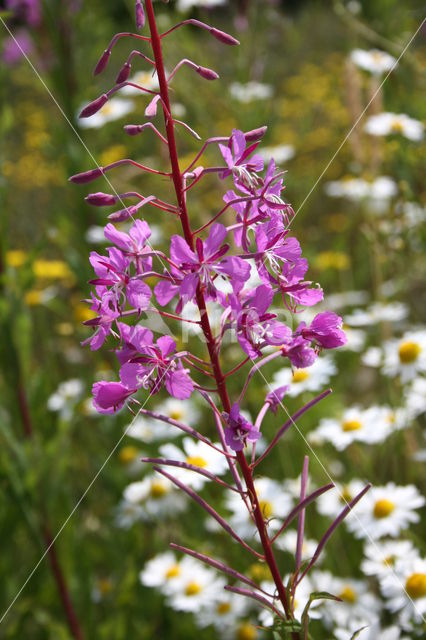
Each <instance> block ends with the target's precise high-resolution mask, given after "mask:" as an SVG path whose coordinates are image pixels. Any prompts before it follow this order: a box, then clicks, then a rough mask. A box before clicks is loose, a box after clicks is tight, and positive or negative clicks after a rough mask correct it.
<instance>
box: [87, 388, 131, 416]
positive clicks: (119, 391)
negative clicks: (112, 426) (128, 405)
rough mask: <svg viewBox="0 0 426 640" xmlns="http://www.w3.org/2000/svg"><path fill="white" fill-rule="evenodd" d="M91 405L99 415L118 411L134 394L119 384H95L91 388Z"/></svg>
mask: <svg viewBox="0 0 426 640" xmlns="http://www.w3.org/2000/svg"><path fill="white" fill-rule="evenodd" d="M92 392H93V404H94V406H95V408H96V409H97V411H99V412H100V413H114V412H115V411H119V410H120V409H121V408H122V407H123V405H124V403H125V401H126V399H127V398H128V397H129V396H130V395H131V394H132V393H134V390H132V389H128V388H127V387H125V386H124V385H123V384H120V383H119V382H105V381H101V382H95V384H94V385H93V387H92Z"/></svg>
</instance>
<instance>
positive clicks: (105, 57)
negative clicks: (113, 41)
mask: <svg viewBox="0 0 426 640" xmlns="http://www.w3.org/2000/svg"><path fill="white" fill-rule="evenodd" d="M110 55H111V51H110V49H105V51H104V52H103V54H102V55H101V57H100V58H99V60H98V62H97V65H96V67H95V69H94V71H93V75H94V76H97V75H98V73H102V71H103V70H104V69H105V67H106V66H107V64H108V62H109V57H110Z"/></svg>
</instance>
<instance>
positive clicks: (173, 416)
mask: <svg viewBox="0 0 426 640" xmlns="http://www.w3.org/2000/svg"><path fill="white" fill-rule="evenodd" d="M169 417H170V418H171V419H172V420H181V419H182V418H183V411H179V409H173V411H170V413H169Z"/></svg>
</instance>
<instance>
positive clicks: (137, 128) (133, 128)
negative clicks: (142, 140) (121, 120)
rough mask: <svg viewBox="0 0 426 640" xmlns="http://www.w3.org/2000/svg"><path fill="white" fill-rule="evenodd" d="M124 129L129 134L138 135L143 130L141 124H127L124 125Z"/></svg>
mask: <svg viewBox="0 0 426 640" xmlns="http://www.w3.org/2000/svg"><path fill="white" fill-rule="evenodd" d="M124 131H125V132H126V133H127V134H128V135H129V136H137V135H138V133H140V132H141V131H142V128H141V125H140V124H126V125H125V126H124Z"/></svg>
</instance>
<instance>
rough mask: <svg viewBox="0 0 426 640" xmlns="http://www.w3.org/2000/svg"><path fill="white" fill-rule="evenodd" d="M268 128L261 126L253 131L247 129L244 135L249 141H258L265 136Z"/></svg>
mask: <svg viewBox="0 0 426 640" xmlns="http://www.w3.org/2000/svg"><path fill="white" fill-rule="evenodd" d="M267 130H268V127H259V128H258V129H252V130H251V131H247V132H246V133H245V134H244V137H245V139H246V140H247V142H258V140H261V139H262V138H263V136H264V135H265V133H266V132H267Z"/></svg>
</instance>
